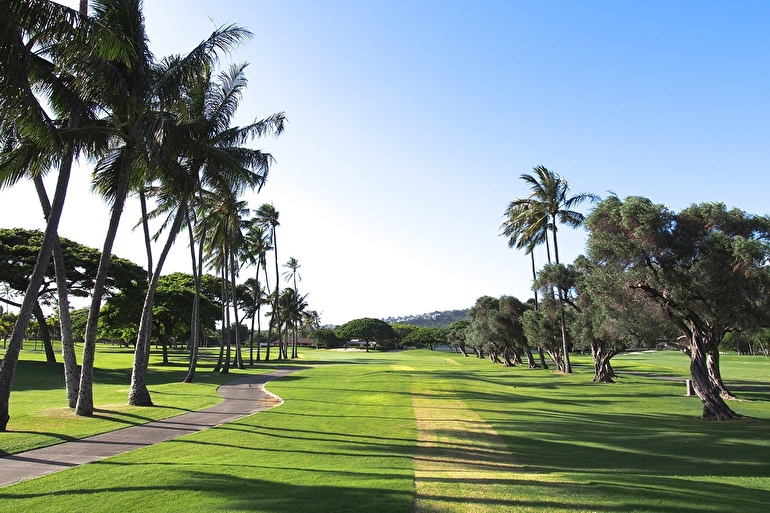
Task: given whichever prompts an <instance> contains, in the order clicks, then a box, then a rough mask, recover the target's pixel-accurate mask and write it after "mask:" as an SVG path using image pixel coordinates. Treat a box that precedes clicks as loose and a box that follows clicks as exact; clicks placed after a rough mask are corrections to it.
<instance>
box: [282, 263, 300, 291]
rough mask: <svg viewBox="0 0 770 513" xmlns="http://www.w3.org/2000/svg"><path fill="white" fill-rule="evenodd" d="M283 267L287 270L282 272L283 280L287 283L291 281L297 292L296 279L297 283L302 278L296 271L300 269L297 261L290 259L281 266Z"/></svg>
mask: <svg viewBox="0 0 770 513" xmlns="http://www.w3.org/2000/svg"><path fill="white" fill-rule="evenodd" d="M283 267H284V268H286V269H288V270H287V271H284V273H283V279H284V280H286V281H287V282H289V281H292V282H293V283H294V290H297V279H299V281H302V276H300V274H299V272H297V271H298V269H299V268H300V267H302V266H301V265H299V261H298V260H297V259H296V258H294V257H291V258H290V259H289V260H288V261H287V262H286V263H285V264H283Z"/></svg>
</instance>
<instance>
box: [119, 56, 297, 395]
mask: <svg viewBox="0 0 770 513" xmlns="http://www.w3.org/2000/svg"><path fill="white" fill-rule="evenodd" d="M182 67H183V61H182V59H181V58H180V57H178V56H174V57H170V58H167V59H164V61H163V63H162V69H163V71H164V73H163V74H165V73H170V72H168V71H166V70H173V69H177V70H179V69H180V68H182ZM245 67H246V65H245V64H241V65H237V66H236V65H233V66H231V67H230V68H229V69H228V70H225V71H223V72H222V73H221V74H220V75H219V77H218V78H217V80H212V78H211V63H210V62H203V63H201V68H200V69H198V70H192V71H194V73H187V72H186V73H178V77H179V79H181V83H180V82H179V81H175V80H167V83H166V85H168V84H169V83H174V84H177V85H176V86H175V87H164V88H162V89H161V90H162V91H170V95H171V96H170V97H161V98H160V99H161V103H163V104H166V105H167V106H168V107H169V110H170V111H171V112H172V113H173V114H174V115H175V116H176V118H177V120H178V122H177V123H176V124H175V125H173V126H172V127H171V128H170V130H169V134H168V137H167V141H166V144H164V147H163V148H161V152H160V153H161V154H160V155H159V156H158V159H157V164H156V166H157V168H158V171H159V173H156V174H155V175H151V178H152V179H153V180H154V182H156V183H157V185H153V186H151V187H150V188H149V191H150V193H151V195H152V196H153V197H154V198H156V200H157V201H158V203H159V207H158V208H157V209H156V210H155V211H154V212H153V215H154V216H157V215H163V214H168V215H169V218H172V217H173V219H174V221H173V224H172V227H171V229H170V230H169V232H168V241H167V245H166V247H165V248H164V253H163V254H161V258H162V259H164V258H165V255H166V254H167V249H170V244H172V243H173V242H174V240H175V238H176V234H177V233H178V231H179V229H180V228H181V226H182V221H183V220H185V219H187V218H188V216H187V210H188V209H189V204H190V202H191V200H192V199H194V198H195V197H196V194H197V195H198V196H200V194H201V193H202V192H203V191H202V190H198V189H199V188H202V187H204V186H205V185H206V184H212V185H214V186H215V188H224V189H225V190H229V191H231V192H237V191H241V190H244V189H254V188H261V187H262V185H263V184H264V183H265V181H266V179H267V174H268V171H269V166H270V164H271V162H272V156H271V155H270V154H268V153H264V152H261V151H260V150H255V149H251V148H245V147H243V143H245V142H247V141H249V140H251V139H253V138H256V137H259V136H261V135H264V134H267V133H273V134H275V135H278V134H280V133H281V132H282V131H283V124H284V116H283V113H277V114H274V115H273V116H271V117H269V118H267V119H263V120H258V121H255V122H254V123H252V124H250V125H247V126H245V127H231V126H230V122H231V120H232V117H233V116H234V115H235V113H236V110H237V108H238V105H239V102H240V98H241V94H242V91H243V89H244V88H245V86H246V80H245V77H244V75H243V73H244V69H245ZM188 75H191V78H188ZM180 93H181V94H180ZM142 190H144V189H142ZM168 222H169V219H168V218H167V220H166V223H164V226H165V225H166V224H168ZM188 222H189V221H188ZM144 224H145V225H146V223H144ZM238 225H239V222H238V223H235V222H234V223H233V224H231V225H230V229H231V230H234V229H235V227H236V226H238ZM204 236H205V234H204ZM231 239H232V238H231ZM191 243H192V244H193V245H194V241H192V242H191ZM230 249H231V250H230V251H229V255H230V258H231V260H233V259H234V255H235V252H234V251H232V248H230ZM148 253H149V249H148ZM192 255H193V259H194V258H195V256H194V255H195V254H194V251H193V253H192ZM150 261H151V260H150ZM193 265H194V264H193ZM161 267H162V261H159V262H158V268H157V269H156V270H155V271H154V273H153V276H158V275H159V273H160V269H161ZM228 268H229V269H230V271H231V274H232V275H233V276H232V277H233V281H234V275H235V273H236V272H237V268H236V266H235V265H234V261H231V262H230V263H229V266H228ZM198 274H200V273H198ZM156 285H157V279H155V280H151V281H150V287H149V288H148V293H147V297H146V299H145V305H144V309H143V312H144V313H145V314H146V315H147V324H146V325H143V326H146V327H145V329H140V330H139V337H140V339H138V340H137V347H139V346H140V344H141V346H142V347H145V348H149V340H150V323H149V316H150V315H151V312H152V294H153V292H154V287H155V286H156ZM233 287H234V285H233ZM197 288H198V289H199V287H197ZM232 290H233V294H235V292H234V291H235V289H234V288H233V289H232ZM198 301H199V299H198ZM237 313H238V311H237V309H236V310H235V315H236V325H237V324H238V320H237ZM193 331H195V329H194V330H193ZM196 339H197V337H196ZM239 342H240V336H239V334H238V332H236V346H237V347H239V346H240V344H239ZM140 358H143V361H141V362H140V361H139V359H140ZM236 360H237V363H236V364H237V365H238V366H239V367H242V366H243V362H242V359H241V353H240V350H238V351H237V352H236ZM146 369H147V358H146V357H145V356H143V355H142V354H141V353H139V352H138V351H137V353H136V355H135V366H134V373H133V374H132V382H131V385H132V386H131V391H130V393H129V403H130V404H147V403H148V402H150V401H149V392H147V390H146V386H145V385H144V379H143V377H144V374H145V373H146ZM136 376H138V377H136ZM136 387H138V392H135V388H136ZM137 393H138V394H139V395H137Z"/></svg>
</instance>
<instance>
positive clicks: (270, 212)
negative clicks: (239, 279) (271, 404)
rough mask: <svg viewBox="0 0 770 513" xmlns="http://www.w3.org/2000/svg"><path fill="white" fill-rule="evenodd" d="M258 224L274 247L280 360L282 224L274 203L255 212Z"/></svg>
mask: <svg viewBox="0 0 770 513" xmlns="http://www.w3.org/2000/svg"><path fill="white" fill-rule="evenodd" d="M254 214H255V215H256V217H257V219H258V222H259V223H261V224H262V226H264V227H265V228H266V229H269V230H270V239H271V244H272V246H273V256H274V257H275V290H274V291H273V320H272V324H273V325H275V327H276V328H277V330H278V344H279V345H278V351H279V359H280V358H281V356H282V354H281V346H280V343H281V314H280V311H279V308H278V301H279V300H280V286H279V285H278V282H279V279H280V278H279V273H278V239H277V238H276V227H278V226H279V225H280V224H281V223H279V222H278V215H279V212H278V211H277V210H276V209H275V207H274V206H273V204H272V203H265V204H263V205H262V206H260V207H259V208H258V209H257V210H255V211H254ZM269 360H270V342H269V341H268V344H267V349H266V350H265V361H269Z"/></svg>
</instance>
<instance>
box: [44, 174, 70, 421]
mask: <svg viewBox="0 0 770 513" xmlns="http://www.w3.org/2000/svg"><path fill="white" fill-rule="evenodd" d="M34 183H35V189H36V190H37V195H38V198H39V200H40V206H41V207H42V208H43V215H44V216H45V218H46V220H47V219H49V218H50V216H51V203H50V201H49V200H48V193H47V192H46V190H45V185H44V184H43V179H42V177H40V176H39V175H38V176H35V177H34ZM53 267H54V273H55V274H56V291H57V294H58V299H59V328H60V330H61V352H62V360H63V362H64V387H65V389H66V392H67V405H68V406H69V407H70V408H74V407H75V404H76V403H77V400H78V385H79V383H78V382H79V381H80V369H78V364H77V357H76V356H75V341H74V340H73V338H72V318H71V317H70V302H69V292H68V290H67V276H66V269H67V268H66V266H65V263H64V253H63V251H62V248H61V242H60V241H59V235H58V233H57V234H56V235H55V236H54V242H53Z"/></svg>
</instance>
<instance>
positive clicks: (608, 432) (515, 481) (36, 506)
mask: <svg viewBox="0 0 770 513" xmlns="http://www.w3.org/2000/svg"><path fill="white" fill-rule="evenodd" d="M302 356H303V359H302V361H301V362H299V363H300V364H304V365H308V364H313V365H314V366H313V367H312V368H308V369H307V370H303V371H301V372H298V373H295V374H292V375H290V376H288V377H287V378H284V379H282V380H281V381H277V382H274V383H271V384H270V385H269V386H268V388H270V389H271V390H272V391H274V392H275V393H277V394H278V395H280V396H281V397H283V398H284V399H285V401H286V403H285V404H283V405H282V406H280V407H278V408H275V409H273V410H269V411H267V412H263V413H260V414H257V415H254V416H252V417H248V418H246V419H242V420H241V421H238V422H234V423H230V424H227V425H224V426H221V427H219V428H214V429H210V430H208V431H205V432H202V433H198V434H194V435H189V436H186V437H183V438H180V439H177V440H175V441H172V442H168V443H164V444H160V445H158V446H155V447H150V448H147V449H142V450H139V451H136V452H134V453H130V454H126V455H123V456H118V457H115V458H110V459H108V460H104V461H102V462H98V463H95V464H90V465H85V466H83V467H78V468H74V469H71V470H67V471H65V472H60V473H58V474H54V475H51V476H47V477H44V478H40V479H36V480H33V481H29V482H26V483H20V484H17V485H14V486H11V487H7V488H4V489H2V490H0V499H1V500H0V511H21V510H28V511H37V510H48V511H72V510H81V509H88V510H91V511H114V510H121V511H149V510H151V511H185V510H187V511H265V512H290V513H300V512H305V511H307V512H310V511H314V512H318V511H334V512H342V511H367V512H379V511H382V512H385V511H387V512H408V511H413V510H416V511H426V512H435V511H522V512H525V511H549V512H557V511H559V512H577V511H605V512H610V511H612V512H615V511H622V512H632V511H657V512H667V513H668V512H675V511H682V512H693V513H694V512H721V511H742V512H751V511H756V512H760V511H766V510H767V504H769V503H770V477H769V476H770V441H769V440H768V438H770V435H768V428H770V382H768V380H767V375H768V372H767V371H768V370H770V361H769V360H768V359H765V358H750V357H732V356H726V357H723V375H724V377H725V380H726V382H727V383H728V385H731V386H733V388H734V389H735V391H736V392H738V394H739V395H740V396H741V397H742V398H743V399H745V400H744V401H741V402H732V403H731V406H732V407H733V408H734V409H735V410H736V411H737V412H739V413H741V414H744V415H748V416H752V417H755V418H754V419H743V420H739V421H731V422H722V423H715V422H705V421H702V420H699V416H700V412H701V406H700V402H699V400H698V399H697V398H695V397H685V396H684V385H683V383H682V382H681V381H677V382H674V381H665V380H662V379H655V378H651V377H648V376H646V375H628V374H626V375H623V374H621V378H619V380H618V381H619V382H618V383H616V384H609V385H606V384H597V383H592V382H591V381H590V379H591V376H592V372H591V368H590V365H589V364H590V361H589V360H588V359H587V358H576V359H575V363H576V365H575V367H576V373H575V374H574V375H570V376H565V375H559V374H555V373H553V372H549V371H543V370H527V369H524V368H513V369H504V368H502V367H500V366H495V365H493V364H491V363H489V362H488V361H479V360H476V359H475V358H462V357H461V356H458V355H449V354H445V353H431V352H426V351H411V352H402V353H391V354H382V353H369V354H365V353H334V352H325V351H317V352H316V351H304V352H303V355H302ZM687 363H688V362H687V359H686V358H685V357H683V356H682V355H681V354H677V353H654V354H649V353H645V354H634V355H626V356H624V357H621V358H617V359H616V362H615V369H616V371H618V372H623V371H624V370H627V371H638V372H642V373H655V374H661V375H666V376H673V377H681V378H684V377H686V376H687ZM123 387H124V388H125V384H124V385H123ZM140 411H142V412H144V411H145V410H140Z"/></svg>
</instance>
